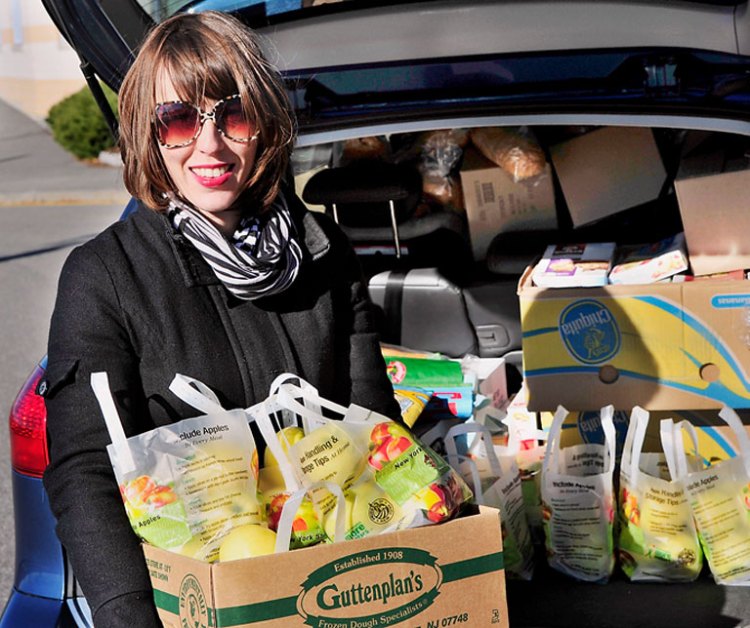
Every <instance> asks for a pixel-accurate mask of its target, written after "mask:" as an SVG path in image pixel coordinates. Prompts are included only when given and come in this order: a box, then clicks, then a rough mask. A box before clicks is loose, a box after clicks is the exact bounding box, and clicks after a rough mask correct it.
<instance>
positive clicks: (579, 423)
mask: <svg viewBox="0 0 750 628" xmlns="http://www.w3.org/2000/svg"><path fill="white" fill-rule="evenodd" d="M738 414H739V416H740V418H741V419H742V422H743V423H744V424H745V426H746V429H747V430H748V433H750V410H739V411H738ZM539 418H540V423H541V427H542V429H544V430H547V429H549V426H550V424H551V423H552V414H551V413H549V412H542V413H540V416H539ZM662 419H673V420H674V421H682V420H683V419H685V420H687V421H689V422H690V423H691V424H692V425H693V427H695V432H696V436H697V438H698V451H697V452H695V454H696V455H697V456H698V457H699V458H700V460H701V462H702V463H703V465H704V466H708V465H710V464H714V463H716V462H719V461H721V460H728V459H729V458H733V457H734V456H736V455H737V454H736V452H737V450H738V446H737V443H736V440H735V437H734V435H733V434H732V430H730V429H729V428H728V427H727V425H726V423H724V421H722V420H721V419H719V418H718V415H717V412H716V411H715V410H680V411H666V410H661V411H656V412H651V413H650V421H649V424H648V429H647V430H646V436H645V438H644V440H643V451H646V452H648V451H657V452H658V451H662V446H661V441H660V437H659V422H660V421H661V420H662ZM613 421H614V424H615V437H616V440H615V442H616V445H617V449H616V451H617V460H618V461H619V459H620V454H621V452H622V446H623V444H624V442H625V436H626V435H627V432H628V424H629V421H630V412H625V411H622V410H618V411H616V412H615V414H614V416H613ZM685 438H686V440H685V445H686V447H687V449H688V451H690V452H691V453H692V448H693V447H692V444H690V441H689V440H687V437H685ZM603 442H604V431H603V430H602V422H601V419H600V417H599V411H598V410H591V411H582V412H571V413H569V414H568V416H567V417H566V418H565V421H564V422H563V425H562V430H561V432H560V446H561V447H571V446H573V445H579V444H582V443H595V444H602V443H603Z"/></svg>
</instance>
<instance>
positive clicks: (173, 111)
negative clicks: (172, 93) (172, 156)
mask: <svg viewBox="0 0 750 628" xmlns="http://www.w3.org/2000/svg"><path fill="white" fill-rule="evenodd" d="M199 126H200V114H199V113H198V110H197V109H196V108H195V107H191V106H190V105H186V104H185V103H181V102H175V103H164V104H162V105H159V106H158V107H157V108H156V132H157V135H158V137H159V141H160V142H161V143H162V144H165V145H167V146H175V145H178V144H187V143H188V142H190V141H192V140H193V139H194V138H195V135H196V133H197V132H198V127H199Z"/></svg>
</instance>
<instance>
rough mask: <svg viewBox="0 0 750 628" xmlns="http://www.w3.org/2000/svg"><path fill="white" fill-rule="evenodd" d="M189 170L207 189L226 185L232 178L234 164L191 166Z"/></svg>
mask: <svg viewBox="0 0 750 628" xmlns="http://www.w3.org/2000/svg"><path fill="white" fill-rule="evenodd" d="M189 170H190V171H191V172H192V173H193V174H194V175H195V178H196V179H197V181H198V183H200V184H201V185H202V186H204V187H207V188H216V187H219V186H221V185H224V183H226V182H227V181H229V179H230V178H231V177H232V170H234V164H214V165H206V166H190V167H189Z"/></svg>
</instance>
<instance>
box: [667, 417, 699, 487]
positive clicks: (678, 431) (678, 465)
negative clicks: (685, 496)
mask: <svg viewBox="0 0 750 628" xmlns="http://www.w3.org/2000/svg"><path fill="white" fill-rule="evenodd" d="M683 430H684V431H686V432H687V433H688V435H689V436H690V440H692V441H693V447H694V448H695V451H698V435H697V434H696V432H695V428H694V427H693V425H692V423H690V422H689V421H687V420H685V419H683V420H682V421H680V422H679V423H676V422H674V421H673V420H672V419H663V420H662V421H661V423H660V424H659V432H660V436H661V446H662V449H663V450H664V457H665V458H666V460H667V468H668V469H669V475H670V476H671V478H672V480H683V479H684V478H685V477H686V476H687V473H688V465H687V455H686V453H685V446H684V444H683V442H682V432H683Z"/></svg>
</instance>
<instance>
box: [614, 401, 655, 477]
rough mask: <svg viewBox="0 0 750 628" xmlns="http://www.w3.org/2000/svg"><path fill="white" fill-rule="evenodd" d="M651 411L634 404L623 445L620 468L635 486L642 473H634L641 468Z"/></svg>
mask: <svg viewBox="0 0 750 628" xmlns="http://www.w3.org/2000/svg"><path fill="white" fill-rule="evenodd" d="M648 419H649V413H648V411H646V410H644V409H643V408H641V407H640V406H634V407H633V410H632V411H631V412H630V422H629V424H628V431H627V433H626V434H625V442H624V443H623V446H622V455H621V456H620V468H621V469H622V470H623V471H625V473H627V474H628V475H629V476H630V483H631V485H632V486H633V488H635V487H636V485H637V484H638V477H639V475H640V474H638V473H634V471H638V470H639V469H640V464H639V460H640V457H641V450H642V449H643V439H644V438H645V436H646V427H647V426H648Z"/></svg>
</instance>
